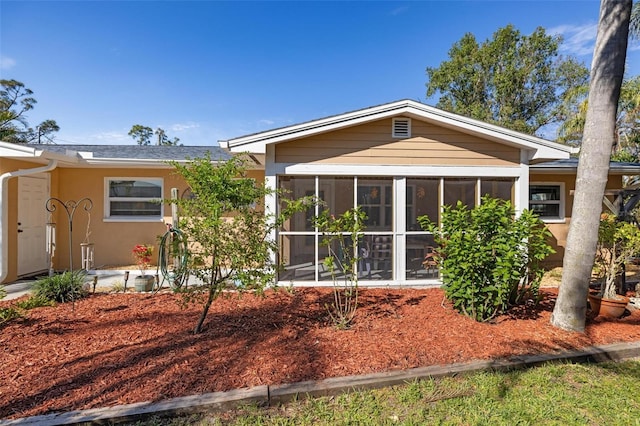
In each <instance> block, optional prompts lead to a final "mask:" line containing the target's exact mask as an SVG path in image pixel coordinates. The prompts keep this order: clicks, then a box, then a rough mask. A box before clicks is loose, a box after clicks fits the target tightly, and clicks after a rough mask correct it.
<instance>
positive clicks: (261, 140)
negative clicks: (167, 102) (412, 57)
mask: <svg viewBox="0 0 640 426" xmlns="http://www.w3.org/2000/svg"><path fill="white" fill-rule="evenodd" d="M403 104H404V103H393V104H387V105H383V106H379V107H373V108H368V109H365V110H360V111H355V112H350V113H346V114H342V115H336V116H332V117H328V118H323V119H320V120H315V121H309V122H306V123H302V124H296V125H293V126H289V127H283V128H279V129H274V130H269V131H266V132H262V133H256V134H253V135H249V136H243V137H239V138H235V139H229V140H227V141H224V142H225V145H226V146H225V148H226V149H228V150H229V151H231V152H244V151H248V152H251V153H259V154H264V153H265V152H266V149H265V147H266V145H270V144H274V143H278V142H284V141H287V140H291V139H298V138H304V137H307V136H312V135H317V134H320V133H326V132H331V131H334V130H338V129H342V128H345V127H351V126H356V125H359V124H364V123H368V122H370V121H375V120H380V119H382V118H386V117H393V116H396V115H398V114H403V113H404V112H405V108H402V106H403Z"/></svg>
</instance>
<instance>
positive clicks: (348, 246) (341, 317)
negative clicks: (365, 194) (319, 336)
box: [313, 207, 367, 329]
mask: <svg viewBox="0 0 640 426" xmlns="http://www.w3.org/2000/svg"><path fill="white" fill-rule="evenodd" d="M366 220H367V215H366V214H365V212H364V211H363V210H361V209H360V208H358V207H356V208H354V209H349V210H347V211H346V212H344V213H343V214H341V215H339V216H338V217H335V216H334V215H332V214H331V213H330V212H329V210H323V211H322V212H321V213H320V215H318V216H317V217H315V218H314V219H313V225H314V226H315V227H317V228H318V230H319V231H320V232H322V238H321V239H320V245H321V246H323V247H326V248H327V251H328V255H327V257H325V259H324V266H325V267H326V268H327V269H328V270H329V271H331V279H332V280H333V305H332V309H329V315H330V316H331V320H332V321H333V323H334V325H335V326H336V327H338V328H339V329H346V328H349V326H350V325H351V323H352V322H353V320H354V319H355V315H356V310H357V309H358V270H357V265H358V261H359V260H360V257H359V256H358V251H359V250H358V246H359V244H360V241H361V239H362V236H363V235H364V234H363V232H364V228H365V225H364V223H365V222H366Z"/></svg>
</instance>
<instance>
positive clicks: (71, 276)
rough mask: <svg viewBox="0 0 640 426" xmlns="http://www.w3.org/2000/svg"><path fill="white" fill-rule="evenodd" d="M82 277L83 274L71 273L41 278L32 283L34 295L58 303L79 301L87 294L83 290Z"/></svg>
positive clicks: (80, 272)
mask: <svg viewBox="0 0 640 426" xmlns="http://www.w3.org/2000/svg"><path fill="white" fill-rule="evenodd" d="M84 277H85V273H84V272H82V271H73V272H64V273H62V274H59V275H53V276H51V277H46V278H42V279H40V280H38V281H36V282H35V283H34V290H35V292H34V294H35V296H36V297H43V298H45V299H46V300H53V301H55V302H60V303H65V302H72V301H75V300H78V299H81V298H83V297H84V296H86V294H87V292H86V291H85V290H84V289H83V284H84Z"/></svg>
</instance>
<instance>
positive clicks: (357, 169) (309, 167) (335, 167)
mask: <svg viewBox="0 0 640 426" xmlns="http://www.w3.org/2000/svg"><path fill="white" fill-rule="evenodd" d="M267 164H268V165H269V163H268V162H267ZM269 166H270V167H269V169H270V171H271V172H273V173H275V174H278V175H334V176H342V175H358V176H363V177H368V176H375V177H384V176H407V177H411V176H420V177H428V176H435V177H460V178H465V177H519V176H521V174H522V172H523V169H522V167H520V166H519V165H518V166H515V167H488V166H428V165H417V166H412V165H402V166H399V165H398V166H396V165H393V166H390V165H383V164H378V165H364V164H362V165H361V164H290V163H275V164H271V165H269Z"/></svg>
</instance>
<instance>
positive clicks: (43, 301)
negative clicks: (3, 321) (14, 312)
mask: <svg viewBox="0 0 640 426" xmlns="http://www.w3.org/2000/svg"><path fill="white" fill-rule="evenodd" d="M55 303H56V302H54V301H53V300H49V299H47V298H46V297H44V296H42V295H39V294H33V295H31V297H29V298H28V299H25V300H20V301H18V302H16V306H17V307H18V308H20V309H23V310H25V311H28V310H29V309H34V308H39V307H41V306H54V305H55Z"/></svg>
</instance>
